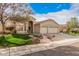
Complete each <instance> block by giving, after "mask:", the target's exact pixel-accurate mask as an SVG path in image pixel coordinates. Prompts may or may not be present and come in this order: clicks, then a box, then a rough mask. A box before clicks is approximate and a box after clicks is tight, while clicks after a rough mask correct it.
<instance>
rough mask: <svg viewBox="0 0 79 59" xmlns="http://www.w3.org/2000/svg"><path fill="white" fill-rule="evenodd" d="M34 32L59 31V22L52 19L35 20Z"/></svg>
mask: <svg viewBox="0 0 79 59" xmlns="http://www.w3.org/2000/svg"><path fill="white" fill-rule="evenodd" d="M34 33H37V34H39V33H41V34H47V33H59V24H58V23H56V22H55V21H54V20H52V19H48V20H44V21H41V22H37V23H35V24H34Z"/></svg>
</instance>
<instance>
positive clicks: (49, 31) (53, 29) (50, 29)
mask: <svg viewBox="0 0 79 59" xmlns="http://www.w3.org/2000/svg"><path fill="white" fill-rule="evenodd" d="M57 32H58V29H57V28H48V33H57Z"/></svg>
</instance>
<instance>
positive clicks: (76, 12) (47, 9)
mask: <svg viewBox="0 0 79 59" xmlns="http://www.w3.org/2000/svg"><path fill="white" fill-rule="evenodd" d="M29 5H30V7H31V8H32V10H33V12H34V13H35V14H34V15H33V16H34V17H35V18H36V19H37V20H38V21H42V20H46V19H53V20H55V21H56V22H57V23H59V24H65V23H66V22H67V21H69V20H70V19H71V18H72V17H77V18H78V19H79V3H30V4H29Z"/></svg>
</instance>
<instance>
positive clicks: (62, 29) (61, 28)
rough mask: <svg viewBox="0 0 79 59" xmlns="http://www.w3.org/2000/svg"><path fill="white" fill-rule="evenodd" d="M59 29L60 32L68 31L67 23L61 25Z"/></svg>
mask: <svg viewBox="0 0 79 59" xmlns="http://www.w3.org/2000/svg"><path fill="white" fill-rule="evenodd" d="M59 30H60V32H67V25H66V24H62V25H60V26H59Z"/></svg>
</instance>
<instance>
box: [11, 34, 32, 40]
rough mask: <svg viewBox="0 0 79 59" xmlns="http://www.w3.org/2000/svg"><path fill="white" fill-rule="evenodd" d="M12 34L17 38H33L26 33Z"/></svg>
mask: <svg viewBox="0 0 79 59" xmlns="http://www.w3.org/2000/svg"><path fill="white" fill-rule="evenodd" d="M12 36H13V37H15V38H21V39H30V38H31V37H30V36H29V35H25V34H12Z"/></svg>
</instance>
